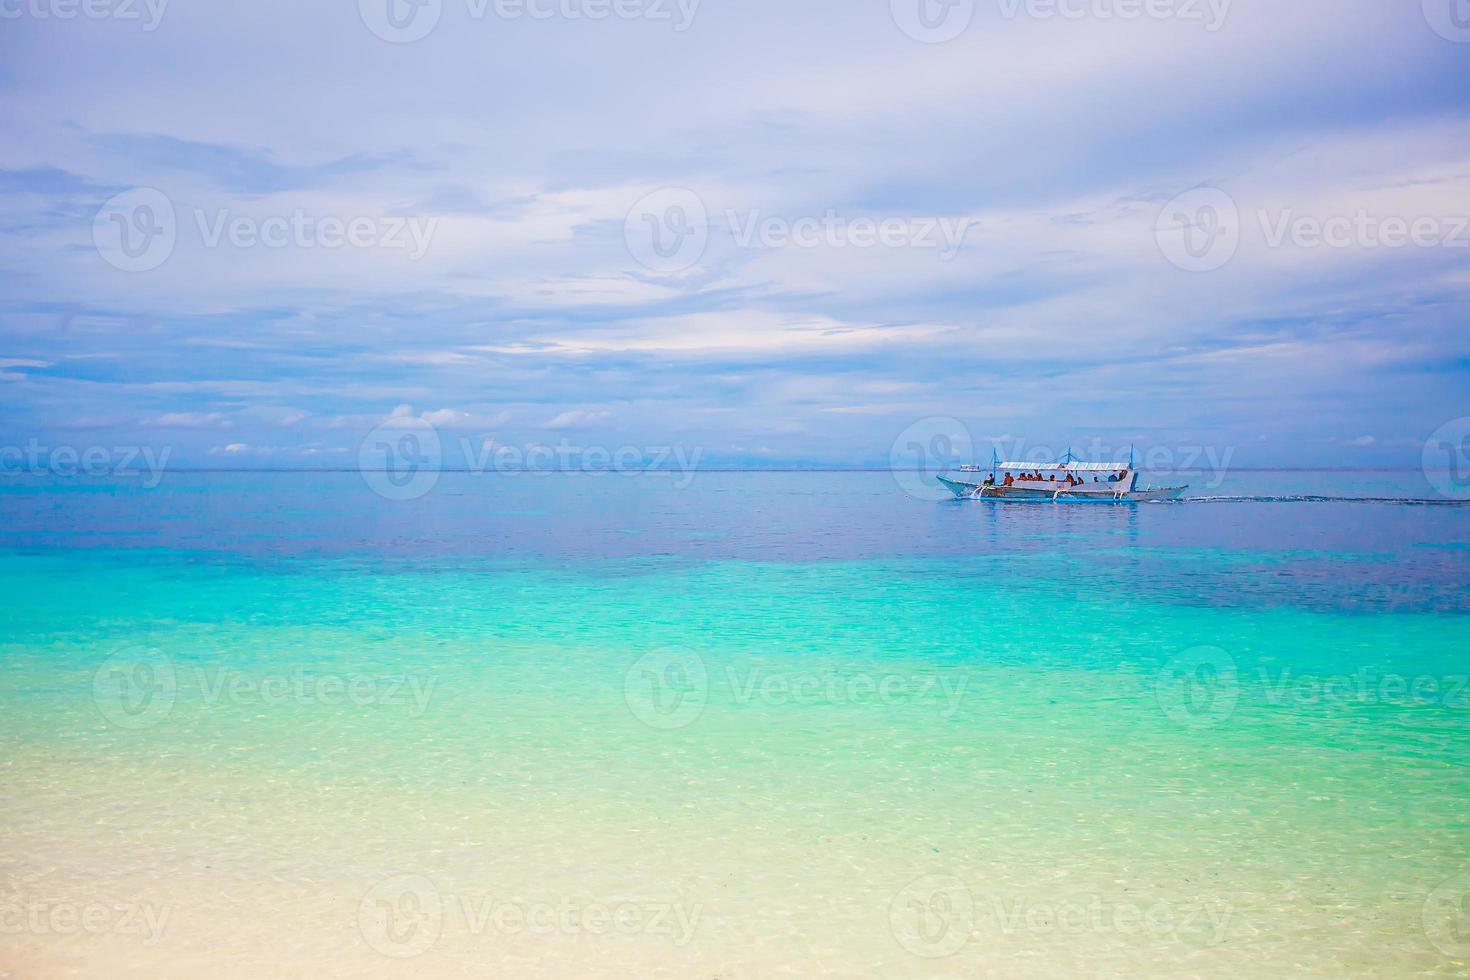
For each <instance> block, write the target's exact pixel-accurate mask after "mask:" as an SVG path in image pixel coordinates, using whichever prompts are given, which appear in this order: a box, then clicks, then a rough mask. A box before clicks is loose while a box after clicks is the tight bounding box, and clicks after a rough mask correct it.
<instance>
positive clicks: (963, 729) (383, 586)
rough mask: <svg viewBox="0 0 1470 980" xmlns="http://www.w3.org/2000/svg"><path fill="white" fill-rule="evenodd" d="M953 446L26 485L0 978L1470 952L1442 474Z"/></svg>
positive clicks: (0, 553) (5, 727)
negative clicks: (1010, 475) (666, 465)
mask: <svg viewBox="0 0 1470 980" xmlns="http://www.w3.org/2000/svg"><path fill="white" fill-rule="evenodd" d="M919 476H922V474H921V475H918V476H916V475H915V474H911V473H893V472H714V471H711V472H693V473H683V474H676V473H642V474H626V473H455V472H444V473H441V474H437V477H436V479H434V481H433V483H432V486H429V487H426V488H425V487H417V488H415V495H413V496H411V497H409V498H408V499H395V498H401V497H403V496H404V494H402V493H397V492H395V490H394V488H393V487H392V486H389V487H388V488H387V489H386V491H385V485H384V484H383V482H382V481H381V480H380V479H377V478H376V476H375V475H374V474H365V473H357V472H170V473H168V474H166V475H165V476H164V477H163V478H162V479H161V480H157V481H154V480H148V479H141V478H138V477H132V478H125V477H121V476H111V477H105V476H96V477H87V476H58V475H47V474H6V475H4V476H3V477H0V596H3V601H0V976H5V977H16V978H30V977H68V976H77V977H131V976H138V977H150V978H172V977H179V978H198V977H201V976H209V977H214V978H231V977H252V978H255V977H312V978H318V977H378V976H381V977H439V976H443V977H509V976H579V977H604V976H606V977H631V976H636V977H658V976H669V977H707V978H714V977H719V978H737V977H776V976H793V977H811V976H833V977H909V976H916V977H1005V978H1028V977H1047V978H1051V977H1059V976H1094V977H1140V976H1142V977H1221V976H1245V977H1270V978H1280V977H1300V976H1317V977H1360V976H1361V977H1405V976H1446V977H1448V976H1465V975H1467V973H1470V507H1467V506H1466V504H1465V503H1464V502H1463V501H1461V500H1455V499H1453V494H1447V493H1446V492H1445V486H1444V484H1445V482H1446V480H1447V479H1448V477H1447V476H1444V475H1440V476H1436V475H1434V474H1426V473H1422V472H1419V471H1379V472H1340V471H1334V472H1323V471H1314V472H1309V471H1233V472H1230V473H1227V474H1149V475H1148V476H1146V477H1145V482H1152V483H1156V484H1168V483H1175V482H1182V483H1190V484H1191V488H1190V490H1189V491H1187V495H1186V498H1185V499H1183V500H1181V501H1178V502H1173V503H1149V504H1138V505H1065V504H1040V505H1038V504H1016V503H997V502H993V501H961V500H955V499H953V498H951V497H949V496H948V495H945V494H943V493H935V492H934V490H935V487H933V486H931V485H930V482H931V481H928V480H925V479H920V478H919ZM1451 489H1454V488H1451Z"/></svg>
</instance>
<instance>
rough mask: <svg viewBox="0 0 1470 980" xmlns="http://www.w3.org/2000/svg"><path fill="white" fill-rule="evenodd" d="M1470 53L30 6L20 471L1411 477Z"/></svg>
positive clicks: (1382, 15) (2, 236)
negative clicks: (1229, 459) (926, 459)
mask: <svg viewBox="0 0 1470 980" xmlns="http://www.w3.org/2000/svg"><path fill="white" fill-rule="evenodd" d="M1058 2H1059V3H1060V6H1058ZM390 3H391V4H392V5H393V6H392V7H390V6H389V4H390ZM921 3H922V4H924V6H923V8H922V9H921V8H920V4H921ZM119 4H121V6H119ZM589 4H590V6H589ZM1465 8H1466V4H1465V0H1422V3H1421V0H1403V2H1398V3H1391V4H1390V3H1383V2H1382V0H1330V2H1329V0H1293V2H1292V3H1289V4H1284V3H1281V2H1280V0H1233V2H1228V0H1213V2H1210V0H1148V2H1145V0H955V2H950V3H948V4H945V3H941V2H938V0H860V2H854V0H841V2H836V0H834V2H828V0H809V2H803V3H793V2H791V0H769V2H768V0H740V2H739V3H735V2H731V0H698V2H696V0H682V2H676V0H616V2H614V0H486V2H483V3H482V2H479V0H423V3H422V4H421V5H419V6H410V5H409V4H408V3H406V2H405V0H360V2H354V0H333V2H323V3H313V4H302V3H286V2H276V0H262V2H255V3H250V4H227V3H223V2H220V0H172V2H166V0H152V2H151V4H150V3H145V2H144V0H133V2H129V0H114V2H112V3H111V4H110V5H109V3H106V2H103V0H97V3H96V5H95V6H94V7H92V8H90V9H91V10H92V13H91V14H86V15H84V14H81V13H78V12H77V8H76V7H73V6H71V5H70V4H69V3H68V0H5V2H4V3H0V13H3V14H4V18H3V19H0V113H3V118H4V120H5V125H4V133H5V136H4V138H3V139H0V190H3V195H0V202H3V203H0V253H3V263H0V269H3V271H0V443H3V444H4V445H9V446H18V445H25V444H27V443H28V442H32V441H37V442H39V443H40V444H42V445H47V446H59V445H70V446H75V447H86V446H89V445H103V446H118V445H152V446H167V447H170V448H171V450H172V453H173V456H172V462H173V464H174V465H180V464H189V465H205V466H208V465H215V466H287V467H289V466H321V465H328V466H350V465H352V464H353V463H354V462H355V460H356V458H357V452H358V446H359V443H360V442H361V440H362V439H363V437H364V434H365V433H367V432H369V431H370V430H372V429H374V427H375V426H378V425H380V424H382V423H383V421H384V420H385V419H390V418H404V417H421V418H424V419H426V420H427V421H428V422H429V423H431V424H432V425H434V426H435V428H436V430H437V431H438V432H439V433H440V434H441V435H442V436H443V440H444V444H445V446H446V450H445V452H446V454H447V455H448V456H449V457H451V459H452V458H453V457H454V456H455V454H456V453H457V452H460V451H462V450H463V448H464V447H483V446H486V445H493V446H510V447H522V448H524V447H531V446H536V445H550V444H557V443H561V444H564V445H571V446H574V447H583V446H602V447H609V448H615V447H621V446H642V447H647V446H661V445H671V444H672V445H680V446H683V447H689V448H696V447H697V448H698V449H699V450H700V451H701V453H702V457H703V459H704V461H705V463H706V464H707V465H709V464H715V463H723V464H732V465H759V464H763V463H768V464H775V465H787V464H799V465H806V464H841V465H861V464H868V465H872V464H882V463H885V462H887V461H888V460H889V458H890V454H891V452H892V450H893V446H894V444H895V440H896V439H899V438H900V436H901V434H902V433H904V432H905V431H911V430H912V427H913V426H915V425H918V426H919V427H920V429H924V427H925V426H926V425H930V424H931V423H926V422H925V421H924V420H926V419H933V418H936V417H942V418H953V419H955V420H958V422H959V423H961V424H962V427H963V428H962V432H963V433H964V434H965V435H967V436H968V437H969V438H970V439H972V440H973V442H974V443H975V444H976V445H977V446H985V445H987V444H988V443H989V442H990V441H992V440H997V439H998V440H1001V441H1002V443H1003V444H1004V445H1006V446H1010V447H1027V446H1036V445H1057V446H1064V445H1066V444H1068V443H1077V444H1083V445H1086V444H1088V443H1089V441H1091V440H1101V441H1102V445H1104V446H1107V447H1112V446H1125V445H1127V444H1129V443H1137V444H1139V445H1157V446H1165V447H1178V448H1180V449H1181V450H1185V449H1188V448H1189V447H1212V448H1213V449H1214V450H1215V451H1216V452H1217V453H1223V452H1225V451H1233V453H1234V462H1235V464H1236V465H1280V464H1284V463H1291V462H1308V463H1312V464H1318V465H1320V464H1334V463H1335V464H1345V465H1346V464H1363V463H1368V464H1376V465H1410V466H1413V465H1418V462H1419V460H1420V455H1421V448H1422V446H1423V444H1424V440H1425V439H1426V437H1428V436H1429V435H1430V433H1431V432H1433V431H1435V430H1436V429H1437V428H1439V427H1440V426H1442V425H1443V424H1444V423H1446V422H1448V421H1450V420H1453V419H1456V418H1458V417H1463V416H1465V415H1467V414H1470V398H1467V397H1466V391H1467V390H1470V385H1467V382H1470V330H1467V312H1466V311H1467V309H1470V307H1467V304H1466V298H1467V294H1470V229H1467V227H1466V224H1470V222H1465V223H1462V222H1464V219H1465V217H1466V216H1467V215H1470V125H1467V123H1470V99H1467V94H1470V9H1465ZM1140 11H1142V13H1140ZM599 13H600V14H602V16H597V15H598V14H599ZM67 14H72V15H73V16H66V15H67ZM390 14H391V15H392V16H391V17H390V16H389V15H390ZM921 15H922V16H921ZM1457 17H1458V19H1457ZM419 34H422V36H417V35H419ZM1218 195H1223V197H1220V196H1218ZM140 202H141V203H142V204H143V205H146V206H147V207H148V208H150V209H151V210H147V211H141V210H140V209H139V207H140ZM1221 202H1224V203H1223V205H1222V204H1221ZM353 228H355V229H356V230H355V232H352V233H350V234H349V229H353ZM164 229H167V230H164ZM1314 229H1315V231H1314ZM1324 229H1325V232H1324ZM125 235H127V236H133V237H131V238H129V239H128V242H131V245H130V246H129V248H132V249H133V250H134V251H137V250H138V249H139V248H142V247H143V246H142V244H141V243H144V242H145V241H146V243H147V247H146V248H144V249H143V253H142V254H140V255H130V254H129V252H128V250H127V249H125V248H123V246H124V245H125V244H127V243H126V242H124V241H123V236H125ZM144 236H146V238H145V237H144ZM654 236H659V237H658V239H657V241H655V238H654ZM349 238H350V239H351V240H348V239H349ZM1409 238H1412V239H1413V240H1408V241H1406V240H1405V239H1409ZM1324 239H1329V240H1325V241H1324ZM655 245H657V246H658V247H657V248H656V247H655ZM1185 245H1187V246H1188V247H1183V246H1185ZM676 246H677V247H676ZM660 249H661V250H662V251H660ZM949 424H950V423H941V424H940V425H941V427H942V426H943V425H949ZM982 454H983V455H984V456H985V457H986V458H988V455H989V453H988V449H985V450H983V453H982Z"/></svg>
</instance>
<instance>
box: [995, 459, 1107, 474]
mask: <svg viewBox="0 0 1470 980" xmlns="http://www.w3.org/2000/svg"><path fill="white" fill-rule="evenodd" d="M995 468H996V469H998V470H1037V471H1039V472H1042V473H1047V472H1054V473H1060V472H1062V471H1063V470H1066V471H1067V472H1069V473H1077V472H1081V473H1119V472H1122V471H1124V470H1127V469H1128V468H1129V467H1128V464H1127V463H1001V462H997V463H996V464H995Z"/></svg>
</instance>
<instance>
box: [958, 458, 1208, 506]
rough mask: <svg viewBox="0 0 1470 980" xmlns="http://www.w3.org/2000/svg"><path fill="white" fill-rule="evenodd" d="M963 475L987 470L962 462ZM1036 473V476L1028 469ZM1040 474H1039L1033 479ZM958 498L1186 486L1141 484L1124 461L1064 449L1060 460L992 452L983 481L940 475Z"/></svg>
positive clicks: (1100, 499) (1133, 494)
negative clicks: (1087, 457) (1007, 457)
mask: <svg viewBox="0 0 1470 980" xmlns="http://www.w3.org/2000/svg"><path fill="white" fill-rule="evenodd" d="M958 472H959V473H963V474H966V475H970V474H977V475H978V474H980V473H984V472H985V468H984V467H982V466H961V467H959V469H958ZM1032 474H1034V476H1033V475H1032ZM1037 477H1039V478H1040V479H1037ZM938 480H939V482H940V483H942V484H944V485H945V486H946V487H948V488H949V489H950V491H951V492H952V493H953V494H954V495H955V496H956V497H959V498H960V499H962V500H1014V501H1030V502H1034V503H1047V502H1052V503H1089V504H1128V503H1135V502H1141V501H1148V500H1175V499H1177V498H1178V497H1179V495H1180V494H1182V493H1183V492H1184V491H1185V490H1188V489H1189V488H1188V487H1140V486H1139V485H1138V471H1137V470H1135V469H1134V468H1133V451H1132V450H1131V449H1130V450H1129V451H1128V462H1127V463H1084V462H1081V461H1079V460H1078V459H1077V458H1076V457H1075V456H1073V455H1072V452H1071V450H1068V451H1067V455H1066V457H1064V458H1063V459H1062V461H1061V462H1060V463H1055V464H1051V465H1047V464H1043V463H1007V462H1002V461H1001V459H1000V457H999V456H997V455H996V454H995V453H994V452H992V453H991V460H990V475H989V477H988V478H987V479H985V480H984V481H983V482H979V483H977V482H974V481H973V478H972V479H971V480H951V479H946V478H945V477H942V476H941V477H938Z"/></svg>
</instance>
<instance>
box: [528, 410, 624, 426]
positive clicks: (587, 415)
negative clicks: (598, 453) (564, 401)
mask: <svg viewBox="0 0 1470 980" xmlns="http://www.w3.org/2000/svg"><path fill="white" fill-rule="evenodd" d="M610 418H612V413H611V412H603V411H588V410H586V409H580V408H573V409H569V410H567V411H565V412H562V413H561V414H559V415H557V416H556V417H555V418H552V419H549V420H548V421H546V422H543V423H542V424H541V428H543V429H575V428H579V427H581V426H587V425H593V424H595V423H597V422H605V421H607V420H608V419H610Z"/></svg>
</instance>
